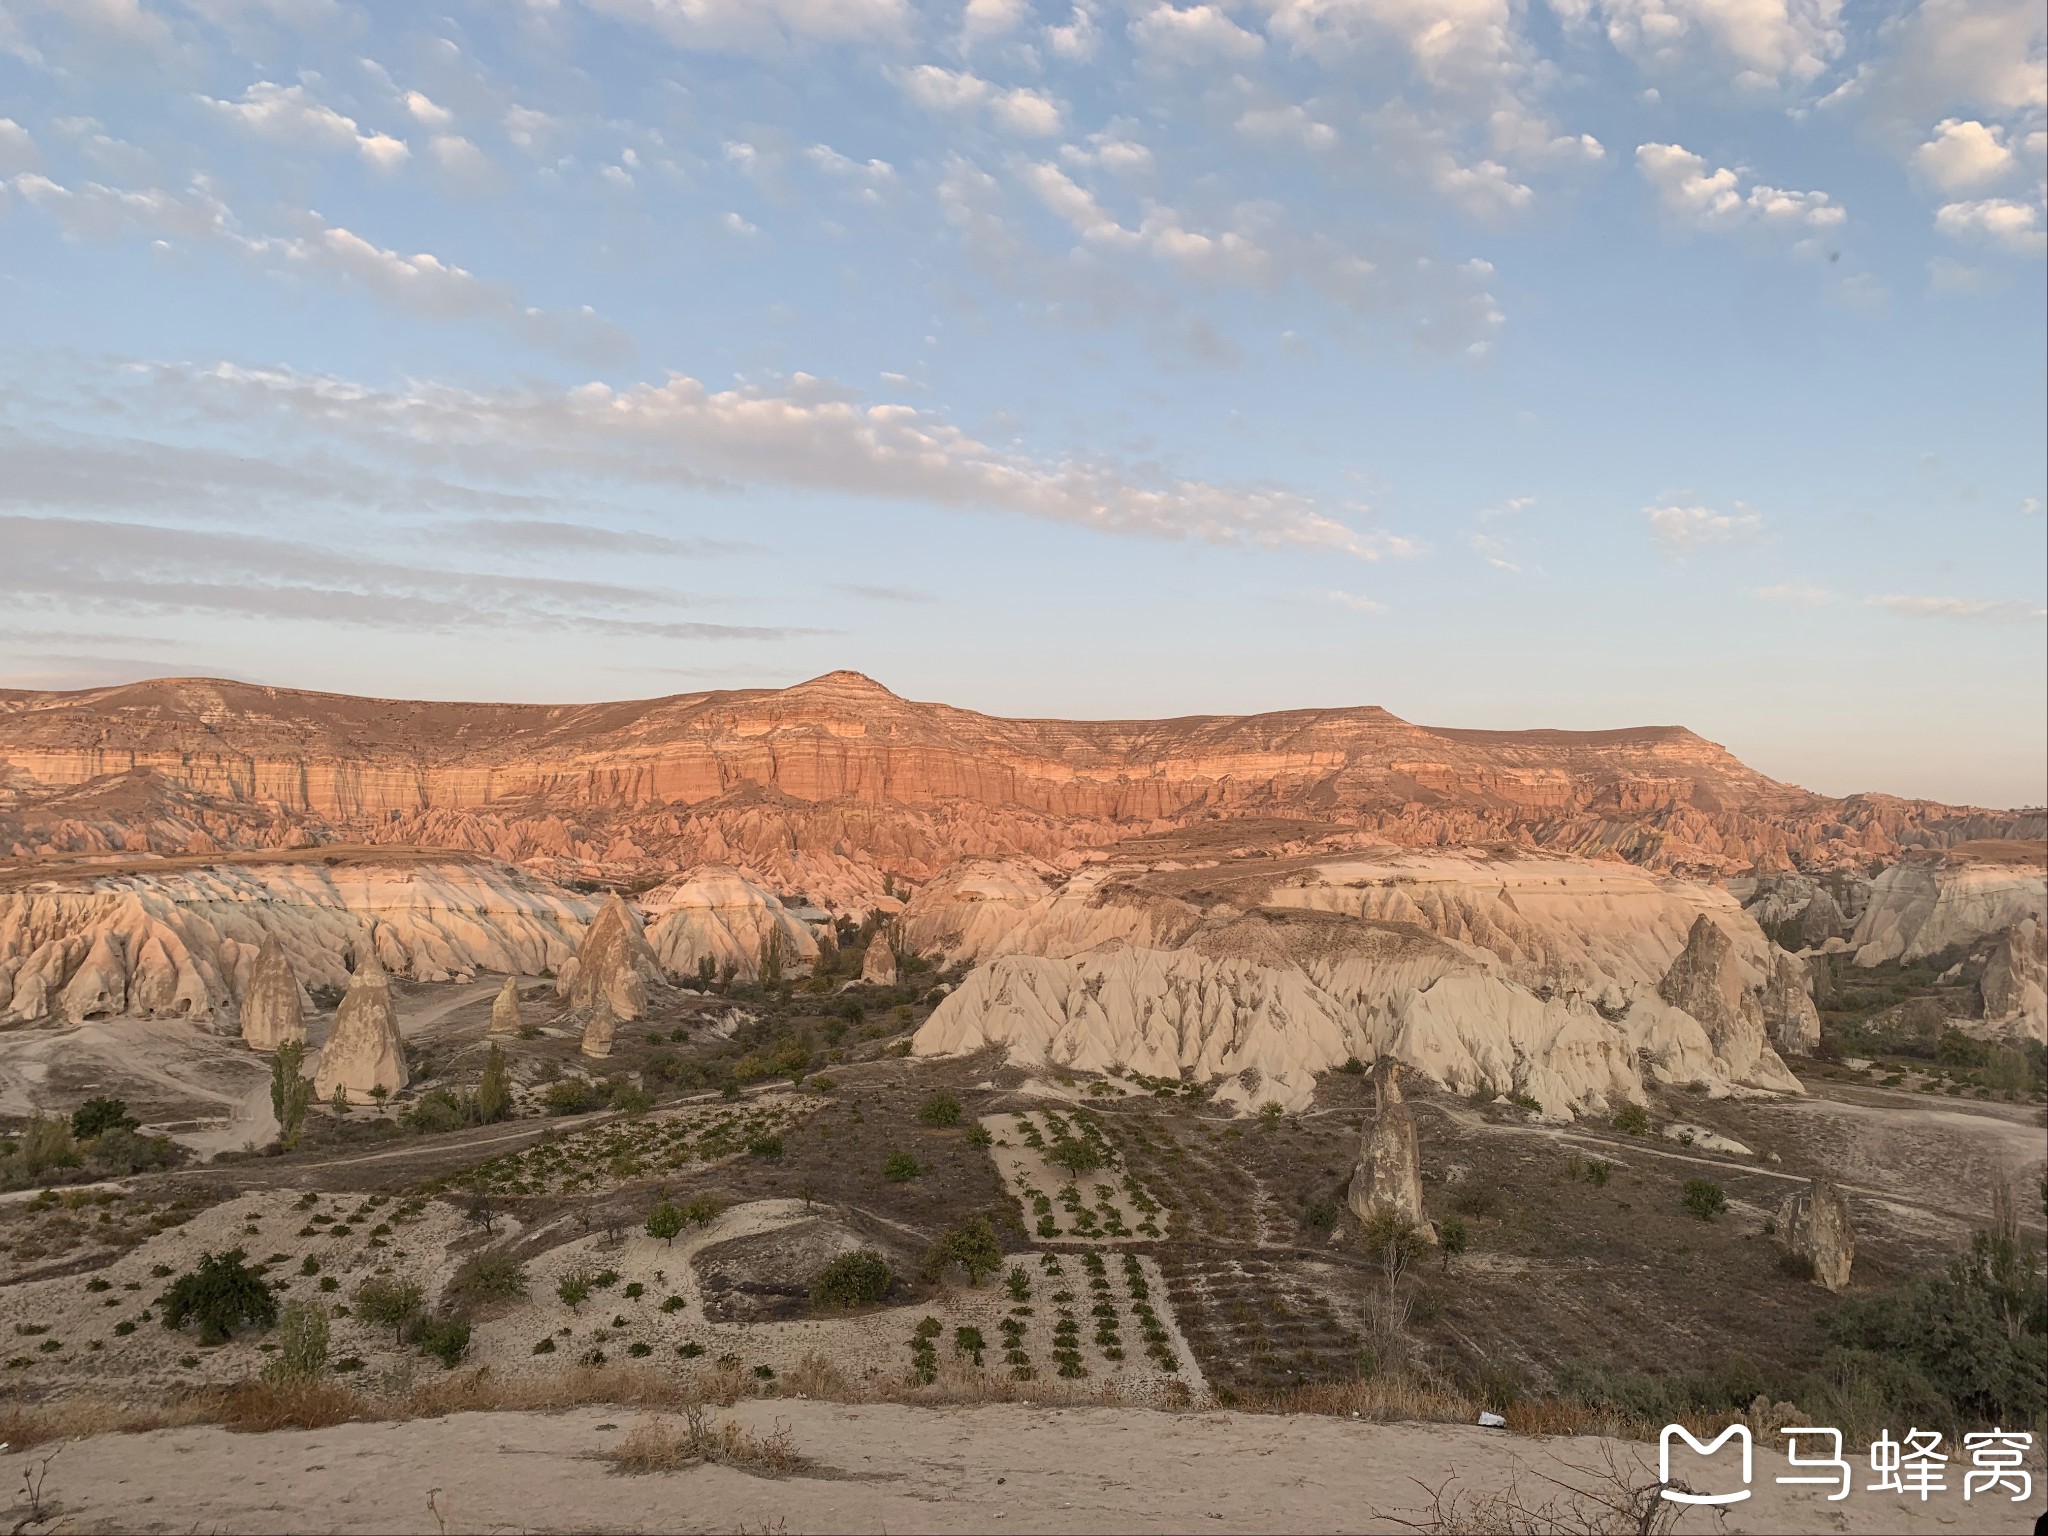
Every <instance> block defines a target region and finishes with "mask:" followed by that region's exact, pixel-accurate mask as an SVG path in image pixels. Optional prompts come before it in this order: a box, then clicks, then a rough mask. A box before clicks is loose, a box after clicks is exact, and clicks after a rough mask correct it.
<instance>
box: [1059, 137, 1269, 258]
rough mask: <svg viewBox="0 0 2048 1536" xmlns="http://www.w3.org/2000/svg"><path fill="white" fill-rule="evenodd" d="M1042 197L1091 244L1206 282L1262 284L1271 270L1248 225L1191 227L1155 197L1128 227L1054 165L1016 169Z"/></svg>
mask: <svg viewBox="0 0 2048 1536" xmlns="http://www.w3.org/2000/svg"><path fill="white" fill-rule="evenodd" d="M1018 175H1019V177H1020V178H1021V179H1022V181H1023V182H1024V184H1025V185H1026V186H1028V187H1029V188H1030V189H1031V190H1032V191H1033V192H1035V193H1036V194H1037V195H1038V199H1039V201H1040V202H1042V203H1044V204H1045V206H1046V207H1047V208H1048V209H1050V210H1051V211H1052V212H1053V213H1055V214H1057V215H1058V216H1059V217H1060V218H1062V219H1064V220H1065V221H1066V222H1067V223H1068V224H1069V225H1070V226H1071V227H1072V228H1073V230H1074V232H1075V233H1076V234H1077V235H1079V236H1080V237H1081V239H1082V240H1083V241H1084V242H1085V243H1088V244H1091V245H1094V246H1098V247H1102V248H1110V249H1116V248H1121V249H1138V250H1143V251H1145V252H1147V253H1148V254H1150V255H1152V256H1154V257H1155V258H1157V259H1158V260H1160V261H1163V262H1166V263H1167V264H1169V265H1171V266H1174V267H1176V268H1178V269H1179V270H1180V271H1181V272H1183V273H1184V274H1185V275H1187V276H1189V277H1193V278H1196V279H1198V280H1201V281H1204V282H1222V283H1237V284H1244V285H1249V286H1254V287H1256V286H1260V285H1263V284H1264V283H1266V282H1267V281H1268V280H1269V279H1270V278H1271V276H1272V256H1271V253H1270V252H1268V251H1267V250H1266V249H1265V247H1264V246H1263V245H1261V244H1260V242H1259V241H1258V240H1257V238H1256V237H1255V236H1253V235H1252V234H1250V233H1248V232H1247V231H1244V230H1222V231H1219V232H1216V233H1214V234H1210V233H1206V232H1204V231H1201V230H1193V229H1189V228H1188V227H1187V226H1186V225H1185V224H1184V223H1183V222H1182V220H1181V216H1180V213H1179V212H1178V211H1177V210H1176V209H1173V208H1170V207H1167V206H1166V205H1164V204H1160V203H1154V204H1152V205H1150V206H1149V207H1148V208H1147V209H1146V211H1145V216H1144V218H1143V219H1142V220H1141V221H1140V222H1139V224H1138V226H1137V227H1136V228H1134V229H1133V228H1127V227H1126V226H1125V225H1123V224H1122V223H1121V222H1119V221H1118V220H1117V219H1116V218H1115V217H1114V216H1113V215H1112V214H1110V213H1109V212H1108V211H1107V210H1105V209H1104V208H1103V206H1102V205H1101V203H1100V202H1098V201H1097V200H1096V197H1095V194H1094V193H1092V192H1090V191H1089V190H1088V189H1087V188H1086V187H1083V186H1081V185H1080V184H1079V183H1077V182H1076V181H1074V179H1073V178H1072V177H1070V176H1068V175H1067V173H1066V172H1065V171H1063V170H1061V169H1060V168H1059V167H1058V166H1056V165H1051V164H1047V163H1045V162H1039V163H1036V164H1029V165H1025V166H1023V167H1022V168H1020V170H1019V172H1018Z"/></svg>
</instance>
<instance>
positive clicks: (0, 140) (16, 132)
mask: <svg viewBox="0 0 2048 1536" xmlns="http://www.w3.org/2000/svg"><path fill="white" fill-rule="evenodd" d="M38 163H40V157H39V156H38V155H37V154H36V141H35V140H34V139H33V138H31V137H30V136H29V131H28V130H27V129H26V128H24V127H22V126H21V124H19V123H17V122H16V121H15V120H14V119H13V118H11V117H0V172H7V171H25V170H27V169H28V168H29V167H30V166H33V165H36V164H38Z"/></svg>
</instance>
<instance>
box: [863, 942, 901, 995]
mask: <svg viewBox="0 0 2048 1536" xmlns="http://www.w3.org/2000/svg"><path fill="white" fill-rule="evenodd" d="M860 979H861V980H862V981H864V982H867V983H868V984H869V985H870V986H876V987H893V986H895V985H896V946H895V945H893V944H892V943H890V942H889V935H888V934H887V933H886V932H881V933H877V934H876V935H875V936H874V937H873V938H872V939H870V940H868V949H867V953H866V954H865V955H863V956H862V957H861V962H860Z"/></svg>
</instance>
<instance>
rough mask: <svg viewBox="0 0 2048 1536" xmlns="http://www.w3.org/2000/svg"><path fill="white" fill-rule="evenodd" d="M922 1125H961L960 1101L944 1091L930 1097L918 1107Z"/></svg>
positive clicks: (919, 1121) (918, 1116)
mask: <svg viewBox="0 0 2048 1536" xmlns="http://www.w3.org/2000/svg"><path fill="white" fill-rule="evenodd" d="M917 1118H918V1123H919V1124H921V1125H937V1126H951V1125H958V1124H959V1123H960V1101H959V1100H958V1099H956V1098H954V1097H953V1095H952V1094H950V1093H947V1092H945V1091H944V1090H941V1091H939V1092H938V1093H934V1094H931V1095H929V1096H928V1097H927V1098H926V1099H925V1101H924V1102H923V1103H922V1104H920V1105H918V1106H917Z"/></svg>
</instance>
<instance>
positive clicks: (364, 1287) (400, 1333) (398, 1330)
mask: <svg viewBox="0 0 2048 1536" xmlns="http://www.w3.org/2000/svg"><path fill="white" fill-rule="evenodd" d="M350 1299H351V1300H352V1301H354V1303H355V1316H357V1317H360V1318H361V1319H363V1321H364V1322H367V1323H372V1324H374V1325H375V1326H377V1327H379V1328H389V1329H390V1330H391V1335H392V1337H393V1338H394V1339H399V1340H402V1339H403V1337H404V1332H405V1325H406V1322H407V1320H408V1319H410V1318H411V1317H412V1315H413V1314H414V1313H415V1312H417V1311H419V1309H420V1304H421V1303H422V1302H423V1301H425V1300H426V1292H425V1291H423V1290H422V1289H421V1288H420V1287H419V1286H418V1285H417V1284H415V1283H413V1282H412V1281H410V1280H403V1281H400V1280H380V1279H378V1278H377V1277H376V1276H374V1275H373V1276H371V1277H370V1278H369V1279H367V1280H365V1281H364V1282H363V1283H362V1284H361V1285H359V1286H357V1287H356V1288H355V1293H354V1295H353V1296H352V1297H351V1298H350Z"/></svg>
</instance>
